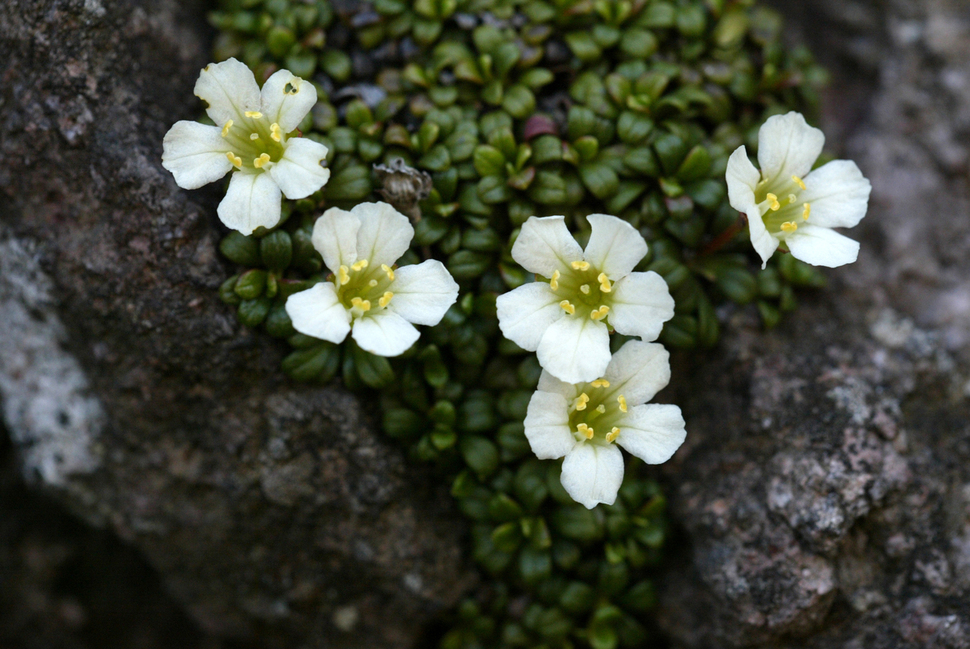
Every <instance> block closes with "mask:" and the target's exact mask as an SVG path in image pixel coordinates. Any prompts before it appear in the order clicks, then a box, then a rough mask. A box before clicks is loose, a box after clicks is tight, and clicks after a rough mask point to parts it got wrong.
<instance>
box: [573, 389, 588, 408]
mask: <svg viewBox="0 0 970 649" xmlns="http://www.w3.org/2000/svg"><path fill="white" fill-rule="evenodd" d="M587 403H589V395H588V394H586V393H585V392H583V393H582V394H581V395H579V396H578V397H576V400H575V401H573V406H575V407H576V410H586V404H587Z"/></svg>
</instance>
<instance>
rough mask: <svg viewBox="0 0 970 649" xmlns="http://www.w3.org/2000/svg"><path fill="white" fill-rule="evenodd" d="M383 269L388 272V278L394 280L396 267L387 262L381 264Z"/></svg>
mask: <svg viewBox="0 0 970 649" xmlns="http://www.w3.org/2000/svg"><path fill="white" fill-rule="evenodd" d="M381 270H383V271H384V272H385V273H387V279H389V280H391V281H392V282H393V281H394V269H393V268H391V267H390V266H388V265H387V264H381Z"/></svg>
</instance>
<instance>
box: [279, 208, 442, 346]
mask: <svg viewBox="0 0 970 649" xmlns="http://www.w3.org/2000/svg"><path fill="white" fill-rule="evenodd" d="M413 236H414V228H413V227H411V223H410V221H409V220H408V218H407V217H406V216H404V215H403V214H401V213H400V212H397V211H396V210H395V209H394V208H393V207H391V206H390V205H388V204H387V203H361V204H360V205H357V206H355V207H354V208H353V209H352V210H351V211H349V212H347V211H344V210H341V209H338V208H336V207H334V208H331V209H329V210H327V211H326V212H324V213H323V216H321V217H320V218H319V219H317V222H316V224H314V226H313V238H312V241H313V247H314V248H316V249H317V251H318V252H319V253H320V254H321V255H323V261H324V263H325V264H326V265H327V268H329V269H330V270H331V271H333V281H332V282H321V283H319V284H316V285H314V286H313V287H312V288H310V289H307V290H306V291H301V292H299V293H295V294H293V295H291V296H290V297H289V299H287V301H286V312H287V313H288V314H289V316H290V319H291V320H292V321H293V328H294V329H296V330H297V331H299V332H300V333H303V334H306V335H308V336H313V337H315V338H321V339H323V340H329V341H330V342H332V343H340V342H342V341H343V340H344V338H346V337H347V334H348V333H349V332H350V331H351V327H352V328H353V334H352V336H353V338H354V340H355V341H356V342H357V344H358V345H360V347H361V348H362V349H365V350H367V351H369V352H371V353H373V354H377V355H379V356H397V355H399V354H402V353H404V352H405V351H406V350H407V349H408V348H409V347H410V346H411V345H413V344H414V342H415V341H416V340H417V339H418V335H419V334H418V330H417V329H415V328H414V324H421V325H435V324H438V322H440V321H441V318H442V317H444V315H445V312H446V311H447V310H448V307H450V306H451V305H452V304H454V303H455V300H457V299H458V284H456V283H455V280H454V279H453V278H452V277H451V275H450V274H449V273H448V271H447V269H446V268H445V267H444V264H442V263H441V262H440V261H437V260H435V259H429V260H427V261H424V262H421V263H420V264H416V265H413V266H403V267H401V268H393V265H394V262H396V261H397V260H398V258H399V257H400V256H401V255H403V254H404V253H405V251H407V249H408V246H409V245H410V243H411V238H412V237H413ZM412 323H413V324H412Z"/></svg>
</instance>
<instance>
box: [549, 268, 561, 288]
mask: <svg viewBox="0 0 970 649" xmlns="http://www.w3.org/2000/svg"><path fill="white" fill-rule="evenodd" d="M549 288H551V289H552V290H554V291H556V290H559V271H558V270H556V271H553V273H552V278H551V279H550V280H549Z"/></svg>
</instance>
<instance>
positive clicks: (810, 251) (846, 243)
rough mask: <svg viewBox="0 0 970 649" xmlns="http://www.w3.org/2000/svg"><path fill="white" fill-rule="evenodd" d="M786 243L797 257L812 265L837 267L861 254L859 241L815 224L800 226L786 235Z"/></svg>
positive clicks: (852, 260) (850, 261)
mask: <svg viewBox="0 0 970 649" xmlns="http://www.w3.org/2000/svg"><path fill="white" fill-rule="evenodd" d="M785 244H786V245H787V246H788V250H789V251H790V252H791V254H792V256H794V257H795V259H800V260H801V261H804V262H805V263H806V264H811V265H812V266H826V267H828V268H836V267H838V266H844V265H845V264H851V263H852V262H854V261H855V260H856V258H857V257H858V256H859V242H858V241H853V240H852V239H850V238H849V237H844V236H842V235H841V234H839V233H838V232H835V231H834V230H830V229H828V228H823V227H819V226H814V225H803V226H799V228H798V230H797V231H796V232H793V233H792V234H790V235H788V236H787V237H785Z"/></svg>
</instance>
